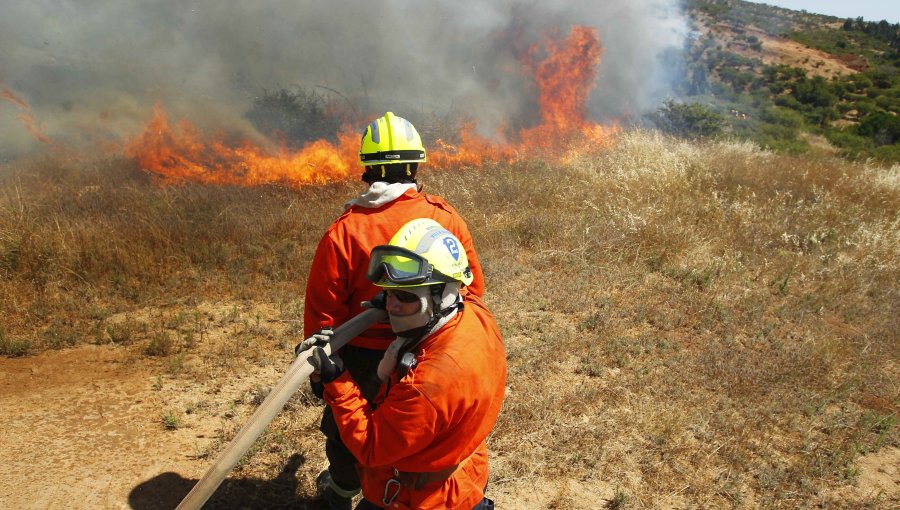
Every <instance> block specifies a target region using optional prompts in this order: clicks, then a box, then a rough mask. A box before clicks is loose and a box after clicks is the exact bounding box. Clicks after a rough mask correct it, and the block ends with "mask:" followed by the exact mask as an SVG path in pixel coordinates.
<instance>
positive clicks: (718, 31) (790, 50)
mask: <svg viewBox="0 0 900 510" xmlns="http://www.w3.org/2000/svg"><path fill="white" fill-rule="evenodd" d="M700 32H701V34H703V35H704V36H706V35H707V34H710V33H711V34H712V35H713V37H714V38H715V39H716V41H717V44H719V45H722V46H723V47H725V48H727V49H728V51H731V52H734V53H737V54H738V55H742V56H745V57H749V58H758V59H760V60H761V61H762V62H763V63H765V64H767V65H778V64H784V65H788V66H791V67H799V68H801V69H805V70H806V71H807V72H808V73H810V75H812V76H822V77H823V78H829V79H830V78H834V77H835V76H847V75H851V74H855V73H856V72H857V71H856V70H855V69H853V68H852V67H850V66H848V65H847V63H846V62H844V61H842V60H841V59H839V58H837V57H835V56H833V55H830V54H828V53H825V52H824V51H820V50H817V49H815V48H810V47H808V46H805V45H803V44H800V43H799V42H797V41H792V40H790V39H786V38H781V37H773V36H771V35H769V34H767V33H766V32H765V31H763V30H760V29H758V28H755V27H752V26H751V27H744V29H743V31H742V33H741V34H738V33H737V32H735V31H734V30H733V29H732V27H730V26H728V25H721V24H719V25H714V26H712V27H708V26H707V25H703V24H701V25H700ZM739 36H741V37H750V36H755V37H756V38H757V39H758V40H759V41H760V43H761V45H762V50H761V51H757V50H755V49H753V48H752V47H751V46H750V44H749V43H748V42H747V41H746V40H745V39H742V38H741V37H739Z"/></svg>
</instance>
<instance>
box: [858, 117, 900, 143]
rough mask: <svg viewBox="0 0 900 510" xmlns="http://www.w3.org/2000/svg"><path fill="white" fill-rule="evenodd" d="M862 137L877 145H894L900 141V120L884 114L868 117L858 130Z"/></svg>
mask: <svg viewBox="0 0 900 510" xmlns="http://www.w3.org/2000/svg"><path fill="white" fill-rule="evenodd" d="M856 132H857V134H859V135H860V136H865V137H866V138H870V139H871V140H872V141H873V142H874V143H875V145H877V146H879V147H880V146H882V145H892V144H894V143H896V142H897V141H898V140H900V118H898V117H896V116H894V115H891V114H888V113H883V112H875V113H872V114H871V115H867V116H866V117H865V118H864V119H863V120H862V122H860V123H859V127H858V128H857V130H856Z"/></svg>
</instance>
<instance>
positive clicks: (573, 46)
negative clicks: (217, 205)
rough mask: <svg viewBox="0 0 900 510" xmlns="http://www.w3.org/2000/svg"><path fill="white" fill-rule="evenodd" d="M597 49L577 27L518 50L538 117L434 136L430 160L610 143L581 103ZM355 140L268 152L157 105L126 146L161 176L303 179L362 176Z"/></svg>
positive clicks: (477, 159) (590, 32)
mask: <svg viewBox="0 0 900 510" xmlns="http://www.w3.org/2000/svg"><path fill="white" fill-rule="evenodd" d="M600 55H601V48H600V40H599V37H598V36H597V32H596V31H595V30H594V29H591V28H588V27H580V26H575V27H573V28H572V31H571V33H570V35H569V36H568V37H567V38H565V39H561V38H558V37H557V36H556V34H550V35H548V36H547V37H546V38H545V39H544V40H543V41H541V42H540V43H538V44H535V45H533V46H532V47H530V48H529V49H528V51H527V52H526V54H524V55H522V56H521V57H520V61H521V63H522V66H523V69H524V70H525V71H526V72H528V73H529V74H530V75H532V76H533V77H534V80H535V82H536V85H537V88H538V101H539V105H540V118H541V123H540V124H539V125H537V126H534V127H530V128H526V129H522V130H520V132H519V133H518V138H517V139H518V141H517V142H511V143H496V142H492V141H490V140H489V139H487V138H485V137H482V136H480V135H478V134H477V131H476V129H475V126H474V125H473V124H468V125H465V126H463V129H462V130H461V131H460V133H459V135H458V138H459V142H458V143H457V144H456V145H451V144H449V143H446V142H444V141H443V140H436V141H434V142H433V144H432V145H431V146H429V147H427V149H428V164H429V166H431V167H436V168H448V167H455V166H479V165H483V164H486V163H496V162H511V161H515V160H517V159H520V158H523V157H528V156H534V155H539V156H541V157H548V156H549V157H557V158H561V159H565V158H569V157H571V156H572V155H573V154H583V153H586V152H591V151H595V150H597V149H598V148H603V147H607V146H608V145H609V143H610V142H611V141H612V135H613V134H614V133H615V132H616V131H617V130H618V128H617V127H616V126H602V125H600V124H596V123H594V122H591V121H589V120H588V119H587V111H586V106H585V103H586V101H587V98H588V94H589V93H590V91H591V90H592V89H593V87H594V86H595V81H596V77H597V66H598V65H599V63H600ZM358 147H359V135H358V134H356V133H355V132H353V130H352V129H350V128H345V129H344V130H343V132H342V133H340V134H339V136H338V142H337V144H336V145H335V144H333V143H331V142H328V141H326V140H317V141H315V142H312V143H310V144H308V145H306V146H305V147H303V148H302V149H301V150H299V151H292V150H289V149H287V148H284V147H282V148H280V149H278V150H276V151H266V150H264V149H263V148H261V147H260V146H258V145H257V144H254V143H253V142H251V141H241V142H238V143H234V142H231V141H230V140H229V139H228V137H227V136H226V135H225V134H218V135H216V136H214V137H213V138H212V139H211V140H205V139H204V137H203V135H202V133H201V132H200V131H199V130H198V129H197V128H196V127H194V126H193V125H191V124H190V123H188V122H187V121H181V122H180V123H179V124H178V125H177V126H176V127H174V128H173V127H171V126H170V125H169V122H168V120H167V118H166V115H165V113H164V111H163V109H162V107H161V106H160V105H158V104H157V106H156V109H155V111H154V115H153V118H152V119H151V120H150V122H149V123H148V125H147V127H146V128H145V129H144V132H143V133H142V134H141V135H139V136H138V137H137V138H135V139H134V140H132V141H131V142H129V143H128V144H127V146H126V148H125V152H126V154H127V155H129V156H130V157H133V158H134V159H136V160H137V161H138V162H139V163H140V165H142V166H143V168H145V169H147V170H148V171H151V172H153V173H154V174H156V175H157V176H158V177H159V178H160V180H161V182H163V183H176V182H181V181H195V182H209V183H218V184H235V185H246V186H253V185H260V184H270V183H279V184H286V185H289V186H302V185H304V184H310V183H323V182H329V181H337V180H345V179H348V178H351V177H355V176H356V175H359V173H360V171H361V170H360V168H359V164H358V160H357V150H358Z"/></svg>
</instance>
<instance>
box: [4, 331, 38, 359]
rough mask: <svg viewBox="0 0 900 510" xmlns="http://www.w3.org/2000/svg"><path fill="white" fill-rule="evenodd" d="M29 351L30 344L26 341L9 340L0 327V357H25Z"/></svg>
mask: <svg viewBox="0 0 900 510" xmlns="http://www.w3.org/2000/svg"><path fill="white" fill-rule="evenodd" d="M30 350H31V342H29V341H28V340H26V339H22V340H16V339H14V338H9V337H7V336H6V332H5V331H3V328H2V327H0V356H25V355H27V354H28V352H29V351H30Z"/></svg>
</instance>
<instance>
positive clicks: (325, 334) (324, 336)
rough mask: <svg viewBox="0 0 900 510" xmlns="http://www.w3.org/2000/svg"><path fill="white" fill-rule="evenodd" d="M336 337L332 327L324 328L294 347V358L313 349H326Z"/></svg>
mask: <svg viewBox="0 0 900 510" xmlns="http://www.w3.org/2000/svg"><path fill="white" fill-rule="evenodd" d="M332 336H334V329H332V328H331V327H327V328H322V329H320V330H319V331H316V332H315V333H313V334H312V335H310V336H309V338H307V339H306V340H304V341H302V342H300V343H299V344H297V345H296V346H295V347H294V356H299V355H300V353H301V352H304V351H307V350H309V349H312V348H313V347H325V346H326V345H328V342H330V341H331V337H332Z"/></svg>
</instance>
